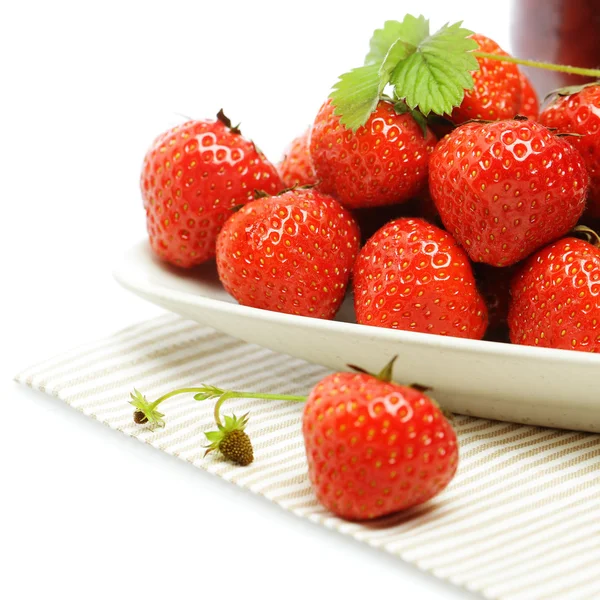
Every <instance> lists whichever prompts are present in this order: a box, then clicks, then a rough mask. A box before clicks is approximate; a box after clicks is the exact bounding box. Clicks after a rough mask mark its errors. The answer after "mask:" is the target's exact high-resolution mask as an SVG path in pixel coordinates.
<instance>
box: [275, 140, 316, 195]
mask: <svg viewBox="0 0 600 600" xmlns="http://www.w3.org/2000/svg"><path fill="white" fill-rule="evenodd" d="M309 137H310V129H308V130H307V131H305V132H304V133H303V134H302V135H301V136H299V137H297V138H296V139H295V140H294V141H293V142H292V143H291V144H290V146H289V148H288V149H287V150H286V153H285V156H284V157H283V159H282V161H281V162H280V163H279V165H278V167H277V170H278V171H279V175H280V176H281V179H282V181H283V183H284V184H285V186H286V187H288V188H291V187H295V186H300V185H313V184H314V183H316V182H317V176H316V175H315V170H314V168H313V164H312V161H311V159H310V152H309Z"/></svg>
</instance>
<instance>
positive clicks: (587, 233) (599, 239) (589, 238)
mask: <svg viewBox="0 0 600 600" xmlns="http://www.w3.org/2000/svg"><path fill="white" fill-rule="evenodd" d="M571 233H572V234H573V235H575V236H578V237H582V238H583V239H584V240H585V241H586V242H588V243H589V244H591V245H592V246H595V247H596V248H600V235H599V234H598V232H596V231H594V230H593V229H590V228H589V227H586V226H585V225H577V227H574V228H573V229H572V230H571Z"/></svg>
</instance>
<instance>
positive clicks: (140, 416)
mask: <svg viewBox="0 0 600 600" xmlns="http://www.w3.org/2000/svg"><path fill="white" fill-rule="evenodd" d="M129 395H130V397H131V401H130V402H129V404H131V405H132V406H134V407H135V408H136V410H135V411H134V413H133V420H134V421H135V422H136V423H138V424H141V425H145V424H146V423H148V424H149V425H150V426H156V427H164V426H165V421H164V419H163V417H164V416H165V415H163V413H161V412H158V411H157V410H156V406H157V404H154V403H153V404H151V403H150V402H148V400H146V397H145V396H144V395H143V394H142V393H141V392H140V391H139V390H137V389H135V388H133V392H131V393H130V394H129Z"/></svg>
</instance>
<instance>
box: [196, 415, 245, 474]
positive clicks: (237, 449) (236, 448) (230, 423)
mask: <svg viewBox="0 0 600 600" xmlns="http://www.w3.org/2000/svg"><path fill="white" fill-rule="evenodd" d="M224 421H225V424H221V423H220V422H217V427H218V430H217V431H207V432H205V434H204V435H205V436H206V439H207V440H208V441H209V442H210V445H209V446H208V450H207V451H206V454H208V453H209V452H212V451H213V450H218V451H219V452H220V453H221V454H222V455H223V456H224V457H225V458H226V459H227V460H230V461H231V462H233V463H235V464H237V465H241V466H243V467H245V466H247V465H249V464H250V463H251V462H252V461H253V460H254V452H253V450H252V442H250V438H249V437H248V434H247V433H246V432H245V431H244V428H245V427H246V424H247V423H248V415H247V414H246V415H244V416H243V417H240V418H239V419H238V418H237V417H236V416H235V415H232V416H231V417H230V416H228V415H226V416H225V418H224Z"/></svg>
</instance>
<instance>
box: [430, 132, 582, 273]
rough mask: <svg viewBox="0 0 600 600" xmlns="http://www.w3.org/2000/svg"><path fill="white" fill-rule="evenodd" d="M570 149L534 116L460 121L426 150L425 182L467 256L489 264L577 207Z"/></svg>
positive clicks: (555, 227)
mask: <svg viewBox="0 0 600 600" xmlns="http://www.w3.org/2000/svg"><path fill="white" fill-rule="evenodd" d="M587 183H588V175H587V172H586V170H585V166H584V164H583V160H582V158H581V156H580V155H579V153H578V152H577V150H575V149H574V148H573V146H571V145H570V144H569V143H568V142H567V141H565V139H562V138H560V137H556V136H554V135H553V134H552V133H551V132H550V131H548V129H546V128H545V127H543V126H542V125H540V124H539V123H535V122H534V121H529V120H524V121H519V120H509V121H499V122H496V123H487V124H479V123H467V124H465V125H463V126H461V127H458V128H457V129H455V130H454V131H453V132H452V133H451V134H450V135H448V136H446V137H445V138H444V139H443V140H442V141H440V143H439V144H438V145H437V147H436V149H435V150H434V152H433V154H432V155H431V163H430V172H429V190H430V192H431V196H432V198H433V200H434V202H435V204H436V206H437V209H438V211H439V213H440V216H441V218H442V222H443V223H444V226H445V227H446V229H447V230H448V231H449V232H450V233H452V234H453V235H454V237H455V238H456V240H457V241H458V242H459V243H460V244H461V245H462V246H463V247H464V248H465V250H466V251H467V253H468V254H469V257H470V258H471V260H473V261H476V262H484V263H487V264H490V265H494V266H497V267H502V266H507V265H511V264H514V263H516V262H518V261H519V260H521V259H523V258H525V257H526V256H528V255H529V254H531V253H532V252H533V251H535V250H537V249H538V248H540V247H542V246H544V245H546V244H547V243H549V242H551V241H552V240H555V239H556V238H558V237H560V236H562V235H564V234H566V233H567V232H568V231H570V230H571V229H572V227H573V226H574V225H575V224H576V223H577V221H578V219H579V217H580V216H581V213H582V212H583V209H584V207H585V197H586V192H587Z"/></svg>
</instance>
